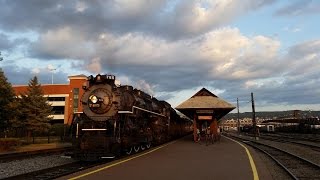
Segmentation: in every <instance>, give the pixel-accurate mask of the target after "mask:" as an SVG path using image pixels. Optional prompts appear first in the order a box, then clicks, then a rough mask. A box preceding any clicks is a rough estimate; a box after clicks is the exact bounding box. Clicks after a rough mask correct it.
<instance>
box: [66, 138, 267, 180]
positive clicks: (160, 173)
mask: <svg viewBox="0 0 320 180" xmlns="http://www.w3.org/2000/svg"><path fill="white" fill-rule="evenodd" d="M250 152H251V153H250V154H251V155H252V157H253V159H254V162H255V165H256V167H257V170H258V175H259V178H260V179H265V180H267V179H272V178H271V176H270V174H269V173H268V172H267V171H266V168H265V166H264V164H263V163H262V162H261V160H260V159H259V156H257V155H256V153H255V152H254V150H250ZM143 153H145V152H143ZM143 153H141V154H143ZM137 155H139V154H137ZM137 155H135V156H137ZM135 156H130V157H128V158H124V159H121V160H117V161H114V162H111V163H107V164H105V165H102V166H99V167H95V168H93V169H89V170H85V171H83V172H78V173H76V174H73V175H69V176H66V177H62V178H61V179H68V178H79V179H108V180H120V179H130V180H135V179H139V180H143V179H146V180H150V179H152V180H170V179H173V180H177V179H184V180H188V179H190V180H191V179H192V180H195V179H201V180H206V179H223V180H228V179H230V180H234V179H237V180H242V179H243V180H250V179H254V178H253V171H252V168H251V166H250V162H249V158H248V155H247V153H246V150H245V148H244V147H242V146H240V145H239V144H238V143H236V142H233V141H231V140H229V139H227V138H225V137H223V138H221V142H218V143H215V144H213V145H209V146H206V145H205V144H204V143H202V144H197V143H194V142H193V141H192V137H191V136H187V137H185V138H182V139H180V140H178V141H176V142H174V143H171V144H169V145H167V146H165V147H163V148H160V149H158V150H156V151H153V152H151V153H148V154H145V155H142V156H140V157H137V158H134V159H131V160H128V159H129V158H132V157H135ZM123 161H125V162H123ZM117 163H118V164H117ZM88 173H89V174H88ZM79 176H82V177H79Z"/></svg>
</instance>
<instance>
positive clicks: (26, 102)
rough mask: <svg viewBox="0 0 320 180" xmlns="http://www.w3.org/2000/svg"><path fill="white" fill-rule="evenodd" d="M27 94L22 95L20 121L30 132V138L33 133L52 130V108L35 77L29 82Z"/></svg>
mask: <svg viewBox="0 0 320 180" xmlns="http://www.w3.org/2000/svg"><path fill="white" fill-rule="evenodd" d="M28 86H29V87H28V90H27V92H26V94H22V95H21V100H20V101H21V104H20V114H21V117H20V119H21V120H22V122H23V124H24V125H25V127H26V129H27V130H28V136H29V137H30V133H31V132H47V131H48V130H49V128H50V120H51V119H52V118H50V117H49V115H50V114H51V110H52V107H51V105H50V104H48V102H47V98H45V97H44V96H43V91H42V88H41V84H39V83H38V78H37V77H36V76H35V77H34V78H33V79H31V80H30V81H29V84H28Z"/></svg>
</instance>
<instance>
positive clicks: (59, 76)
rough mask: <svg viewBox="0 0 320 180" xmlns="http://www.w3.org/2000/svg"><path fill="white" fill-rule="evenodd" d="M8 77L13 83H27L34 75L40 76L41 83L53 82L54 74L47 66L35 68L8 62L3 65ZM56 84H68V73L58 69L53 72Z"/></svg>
mask: <svg viewBox="0 0 320 180" xmlns="http://www.w3.org/2000/svg"><path fill="white" fill-rule="evenodd" d="M1 68H2V70H3V71H4V73H5V76H6V77H7V78H8V81H9V82H10V83H11V84H13V85H26V84H28V82H29V80H30V79H31V78H33V77H34V76H37V77H38V80H39V83H41V84H51V80H52V79H51V78H52V74H51V72H49V70H48V69H47V68H46V67H43V68H41V67H37V68H33V69H31V70H30V69H29V68H25V67H20V66H17V65H15V64H11V63H8V64H6V65H4V66H2V67H1ZM53 78H54V79H53V80H54V83H55V84H67V83H68V74H67V73H66V72H63V71H57V72H55V73H54V74H53Z"/></svg>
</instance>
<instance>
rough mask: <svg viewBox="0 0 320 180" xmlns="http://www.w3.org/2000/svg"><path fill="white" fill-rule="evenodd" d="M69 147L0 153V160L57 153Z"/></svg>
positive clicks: (5, 160) (69, 148) (7, 160)
mask: <svg viewBox="0 0 320 180" xmlns="http://www.w3.org/2000/svg"><path fill="white" fill-rule="evenodd" d="M71 149H72V148H71V147H65V148H54V149H42V150H35V151H26V152H15V153H9V154H0V162H9V161H13V160H20V159H26V158H32V157H36V156H43V155H51V154H58V153H63V152H66V151H70V150H71Z"/></svg>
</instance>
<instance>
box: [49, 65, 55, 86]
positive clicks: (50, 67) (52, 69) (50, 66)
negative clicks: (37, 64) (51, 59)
mask: <svg viewBox="0 0 320 180" xmlns="http://www.w3.org/2000/svg"><path fill="white" fill-rule="evenodd" d="M48 69H49V71H50V72H51V84H53V72H54V71H55V70H57V68H54V67H53V66H52V65H49V66H48Z"/></svg>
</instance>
